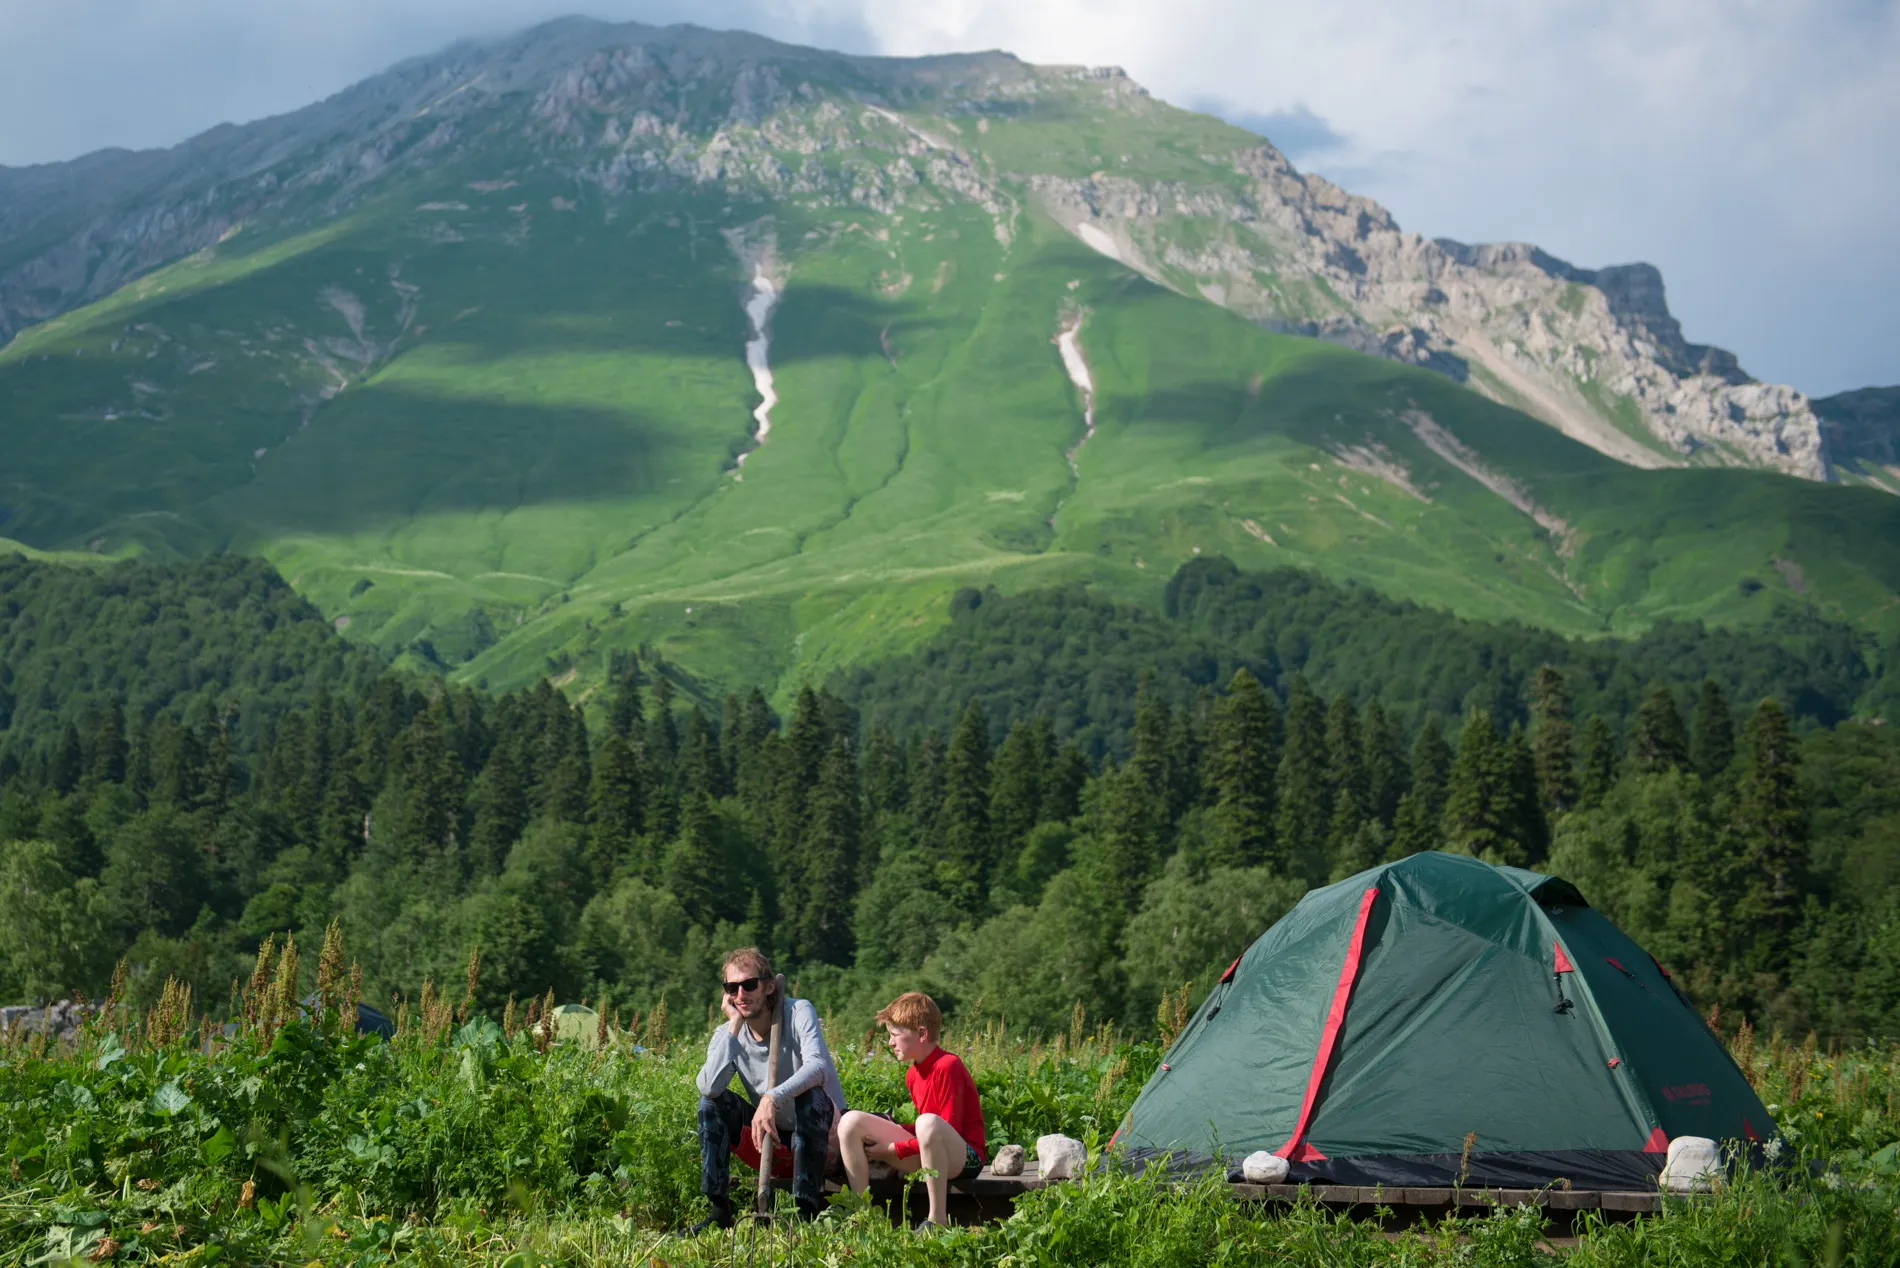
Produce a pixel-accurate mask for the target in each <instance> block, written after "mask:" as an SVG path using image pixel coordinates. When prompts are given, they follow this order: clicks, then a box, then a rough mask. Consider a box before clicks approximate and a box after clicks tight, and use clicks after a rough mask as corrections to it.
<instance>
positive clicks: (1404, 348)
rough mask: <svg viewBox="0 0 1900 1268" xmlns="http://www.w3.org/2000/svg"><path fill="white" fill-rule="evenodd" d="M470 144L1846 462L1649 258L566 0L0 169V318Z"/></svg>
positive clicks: (1793, 399) (608, 188)
mask: <svg viewBox="0 0 1900 1268" xmlns="http://www.w3.org/2000/svg"><path fill="white" fill-rule="evenodd" d="M1083 125H1086V127H1084V126H1083ZM1098 150H1106V151H1109V152H1107V153H1101V152H1096V151H1098ZM1185 155H1192V157H1185ZM484 162H485V163H487V164H488V165H489V166H491V167H493V168H494V169H495V170H496V171H497V172H505V171H508V170H518V169H519V168H520V167H521V166H522V165H524V164H534V165H539V166H540V167H542V168H551V169H553V170H556V171H558V172H561V173H563V174H565V175H566V176H568V177H571V178H572V179H573V180H574V181H575V182H576V183H577V187H579V188H587V189H591V190H595V191H598V192H599V193H600V194H602V195H603V196H606V197H608V198H623V197H631V196H638V195H641V194H655V193H660V192H663V191H666V190H677V189H698V190H700V191H702V192H703V191H707V190H709V189H710V190H718V191H723V192H724V194H725V195H726V196H727V197H728V198H731V199H735V200H744V201H748V202H756V203H761V204H769V203H771V202H774V201H784V200H793V201H798V202H800V203H802V204H804V205H807V206H814V207H824V206H835V207H840V208H861V209H864V210H868V211H871V212H874V213H879V214H884V215H899V214H902V213H903V211H904V210H905V209H906V208H911V207H917V206H926V205H929V204H930V203H932V202H933V201H935V200H944V199H956V200H963V201H967V202H973V203H977V204H980V205H981V206H983V207H984V208H985V209H986V210H987V211H988V212H989V213H990V216H991V217H992V219H993V222H994V225H995V232H996V234H997V236H998V237H999V238H1001V239H1003V240H1005V241H1007V240H1008V237H1009V235H1010V234H1011V233H1012V232H1014V226H1015V225H1016V223H1017V219H1018V217H1019V216H1020V215H1022V214H1024V213H1025V212H1026V211H1028V210H1030V209H1032V208H1033V209H1034V210H1038V211H1041V212H1043V213H1046V214H1048V215H1050V216H1052V217H1054V218H1055V219H1056V220H1058V221H1059V222H1060V223H1061V224H1063V225H1064V226H1065V227H1067V228H1068V229H1069V230H1070V231H1071V232H1072V233H1074V234H1075V235H1076V236H1077V237H1078V238H1079V239H1080V240H1081V241H1082V242H1084V243H1086V244H1087V245H1089V246H1090V247H1092V248H1093V249H1095V250H1098V251H1101V252H1104V253H1105V254H1109V255H1112V256H1114V257H1116V258H1117V259H1119V260H1121V261H1123V262H1124V263H1126V264H1127V265H1128V266H1129V267H1131V268H1134V269H1136V270H1139V271H1140V272H1142V273H1144V274H1146V275H1147V276H1149V277H1150V278H1152V279H1154V280H1155V281H1157V282H1160V283H1162V284H1164V285H1167V286H1170V287H1173V288H1175V289H1177V290H1180V291H1183V292H1186V293H1193V294H1199V295H1202V296H1204V297H1205V298H1207V299H1209V300H1211V301H1212V302H1215V303H1218V304H1222V305H1225V306H1227V307H1229V308H1231V309H1233V310H1235V311H1237V312H1239V313H1242V314H1244V315H1246V316H1247V317H1249V318H1251V319H1253V320H1255V321H1258V322H1261V323H1262V324H1264V325H1267V326H1269V327H1272V328H1274V329H1278V330H1282V331H1289V332H1293V333H1299V334H1305V335H1311V336H1315V337H1318V338H1324V339H1330V340H1334V341H1337V342H1341V343H1345V344H1348V345H1350V346H1353V347H1355V348H1359V349H1361V350H1363V351H1366V352H1370V353H1373V354H1375V355H1379V356H1384V357H1389V358H1393V359H1397V360H1402V361H1407V362H1412V363H1415V364H1419V365H1423V366H1428V367H1431V368H1433V369H1436V370H1438V371H1440V372H1442V373H1444V374H1447V375H1450V376H1451V377H1453V378H1456V379H1458V380H1460V381H1462V382H1464V383H1466V384H1467V385H1469V386H1470V387H1472V388H1473V389H1475V390H1477V391H1480V392H1483V393H1485V394H1487V395H1489V396H1492V397H1494V398H1496V399H1498V400H1501V401H1504V402H1506V403H1509V404H1512V405H1515V406H1518V407H1520V408H1522V409H1524V410H1526V411H1528V412H1529V413H1531V414H1534V415H1536V416H1538V417H1540V418H1542V419H1544V420H1545V421H1547V422H1549V423H1551V424H1552V425H1553V426H1556V427H1559V428H1561V429H1562V430H1563V431H1565V432H1566V433H1567V434H1569V435H1571V436H1573V437H1575V438H1577V439H1579V440H1583V441H1585V442H1587V443H1589V444H1591V445H1593V446H1595V447H1596V448H1598V449H1599V450H1601V451H1603V452H1605V453H1608V454H1611V455H1613V456H1615V457H1617V458H1619V459H1621V460H1623V461H1625V462H1629V463H1633V464H1637V465H1642V466H1664V465H1681V464H1688V463H1716V464H1728V465H1744V466H1760V467H1768V468H1772V469H1777V470H1782V471H1787V472H1790V473H1793V474H1796V475H1800V476H1804V477H1807V478H1809V479H1815V480H1826V479H1832V478H1837V476H1838V474H1839V473H1837V471H1836V470H1835V466H1836V458H1835V451H1836V450H1837V449H1839V448H1840V447H1841V446H1844V445H1845V446H1849V447H1854V448H1853V453H1854V455H1855V458H1856V465H1855V468H1854V469H1855V470H1859V469H1860V466H1859V457H1860V456H1861V455H1862V454H1863V450H1864V448H1865V447H1864V446H1862V445H1861V442H1860V441H1858V440H1854V439H1851V438H1850V437H1852V436H1859V435H1860V432H1858V431H1855V430H1854V425H1853V424H1851V423H1837V424H1833V425H1831V427H1824V425H1823V422H1822V419H1821V418H1820V417H1819V416H1818V415H1817V413H1816V411H1815V409H1814V407H1813V406H1812V404H1811V403H1810V402H1809V401H1808V400H1807V399H1806V398H1805V397H1804V396H1802V395H1801V393H1799V392H1797V391H1795V390H1794V389H1792V388H1787V387H1780V386H1775V385H1771V384H1762V383H1757V382H1755V381H1753V380H1752V379H1750V378H1749V377H1748V375H1747V374H1745V373H1744V372H1743V371H1742V369H1741V367H1740V366H1739V365H1738V364H1737V362H1736V359H1735V357H1734V356H1733V355H1731V354H1729V353H1727V352H1724V351H1722V350H1721V349H1716V348H1709V347H1704V346H1701V345H1697V344H1691V343H1689V342H1687V341H1686V340H1685V338H1684V337H1683V335H1682V332H1681V329H1680V327H1679V326H1678V324H1677V322H1676V321H1675V319H1674V318H1673V317H1672V316H1671V315H1670V313H1669V310H1668V306H1667V304H1666V302H1665V298H1664V292H1663V285H1662V279H1661V277H1660V275H1659V274H1658V273H1657V271H1656V270H1655V269H1654V268H1651V267H1650V266H1648V265H1643V264H1634V265H1625V266H1619V267H1614V268H1604V269H1596V270H1590V269H1581V268H1577V267H1574V266H1572V265H1569V264H1567V263H1565V262H1564V261H1561V260H1558V259H1555V258H1553V257H1551V256H1549V255H1546V254H1545V253H1543V252H1542V251H1539V250H1538V249H1536V248H1535V247H1532V246H1528V245H1524V244H1518V243H1505V244H1492V245H1480V246H1469V245H1466V244H1463V243H1458V242H1452V241H1448V240H1442V239H1441V240H1428V239H1425V238H1423V237H1421V236H1419V235H1417V234H1413V233H1407V232H1405V231H1404V230H1402V229H1401V228H1400V227H1399V225H1398V224H1397V223H1396V222H1395V221H1394V220H1393V218H1392V217H1391V215H1390V214H1389V213H1388V212H1387V211H1386V210H1385V209H1384V208H1382V207H1380V206H1379V205H1378V204H1376V203H1373V202H1371V201H1369V200H1367V199H1363V198H1359V197H1355V196H1353V195H1351V194H1348V193H1346V192H1345V191H1343V190H1341V189H1339V188H1338V187H1336V186H1334V185H1332V184H1331V183H1329V182H1327V181H1325V180H1324V179H1321V178H1319V177H1316V176H1311V175H1305V174H1302V173H1300V172H1298V171H1297V170H1295V169H1294V167H1293V166H1292V164H1290V163H1289V162H1288V161H1287V160H1286V158H1285V157H1284V156H1283V155H1281V154H1280V153H1279V152H1278V151H1277V150H1275V149H1274V148H1273V147H1272V146H1271V145H1269V144H1265V143H1262V142H1261V140H1260V139H1259V138H1257V137H1253V136H1250V135H1249V134H1247V133H1244V132H1241V131H1240V130H1238V129H1232V128H1226V127H1224V126H1221V125H1216V124H1213V123H1212V121H1210V120H1207V119H1205V118H1203V117H1201V116H1194V115H1190V114H1187V113H1186V112H1182V111H1178V110H1175V109H1173V108H1172V107H1169V106H1167V105H1165V104H1163V103H1160V102H1156V101H1154V100H1153V99H1151V98H1150V97H1148V95H1147V94H1146V93H1145V92H1143V91H1142V90H1141V89H1140V87H1139V86H1138V85H1136V84H1134V83H1132V82H1131V81H1130V80H1129V79H1128V78H1127V77H1126V76H1125V75H1122V74H1121V73H1120V72H1119V71H1116V70H1113V69H1099V68H1098V69H1092V70H1091V69H1084V68H1076V67H1035V66H1030V65H1027V64H1025V63H1022V62H1020V61H1017V60H1016V59H1014V58H1012V57H1009V56H1007V55H1003V54H976V55H969V56H958V57H939V58H923V59H880V58H853V57H844V56H841V55H836V54H830V53H824V52H820V51H817V50H811V49H800V48H793V47H790V46H786V45H781V44H776V43H773V42H772V41H768V40H764V39H761V38H758V37H755V36H749V35H743V34H722V33H714V32H708V31H702V30H698V29H696V28H690V27H672V28H665V29H655V28H650V27H643V26H638V25H626V26H609V25H606V24H602V23H597V22H591V21H585V20H578V19H574V20H566V21H562V22H558V23H553V24H550V25H548V26H544V27H540V28H536V29H535V30H533V31H529V32H526V33H523V34H522V35H519V36H516V37H513V38H511V39H507V40H502V41H496V42H488V43H480V44H473V43H471V44H464V45H458V46H456V47H454V48H451V49H449V50H447V51H445V52H444V53H442V54H439V55H437V56H435V57H431V58H424V59H418V60H416V61H412V62H407V63H404V64H402V65H400V66H398V67H396V68H394V69H392V70H391V71H389V72H387V73H385V74H383V75H380V76H377V77H375V78H374V79H371V80H367V81H365V82H364V83H362V84H359V85H357V86H356V87H354V88H352V89H350V90H348V91H346V92H344V93H341V94H338V95H337V96H336V97H333V98H331V99H329V100H327V101H325V102H322V103H320V104H318V105H315V106H312V107H310V108H308V109H306V110H303V111H298V112H296V113H294V114H291V115H286V116H282V117H280V118H276V119H270V120H264V121H262V122H259V123H255V124H251V125H247V126H245V127H241V128H238V127H226V128H220V129H215V130H213V131H212V132H209V133H206V134H205V135H203V136H201V137H198V138H195V139H194V140H192V141H190V142H187V143H186V144H185V145H183V146H180V147H177V148H176V149H174V150H170V151H165V152H162V153H157V154H149V153H148V154H138V155H133V154H124V153H112V152H107V153H102V154H99V155H93V156H89V157H87V158H85V159H81V160H78V161H76V162H74V163H68V164H55V165H48V166H44V167H38V168H28V169H14V170H8V169H0V338H8V337H11V336H12V335H13V334H14V333H16V332H18V331H19V330H20V329H22V328H24V327H25V326H27V325H30V324H33V323H36V322H39V321H43V320H45V319H47V318H49V317H51V316H54V315H56V314H57V313H59V312H61V311H64V310H66V309H69V308H72V307H74V306H76V305H79V304H82V303H85V302H88V301H90V300H92V299H96V298H98V297H100V296H102V295H105V294H108V293H110V292H111V291H113V290H115V289H116V288H118V287H119V286H121V285H123V284H124V283H125V282H127V281H129V280H131V279H133V278H135V277H137V276H138V275H139V274H141V273H143V272H145V271H147V270H149V269H150V268H152V267H155V266H157V265H159V264H161V263H164V262H166V261H168V260H171V259H176V258H178V257H180V256H183V255H186V254H189V253H191V252H193V251H197V250H200V249H202V248H205V247H208V246H211V245H213V244H215V243H217V242H218V241H220V240H221V239H223V238H224V237H226V236H227V235H229V234H231V233H233V232H235V231H237V230H238V229H239V228H240V227H249V228H252V229H255V230H265V229H276V230H282V229H284V228H285V227H287V226H299V225H309V224H314V223H321V222H322V221H323V220H324V219H325V218H327V217H333V216H336V215H338V214H341V213H343V212H344V211H346V210H347V209H349V208H350V207H352V206H354V205H356V204H357V203H358V202H360V201H361V200H363V199H365V198H370V197H374V196H376V195H377V194H378V193H379V192H381V191H384V190H387V189H389V188H392V187H393V186H394V185H395V183H397V182H399V181H401V180H402V179H403V178H404V176H405V174H409V173H415V172H417V171H421V170H427V169H431V168H437V167H440V166H442V165H444V164H449V163H457V164H465V165H474V164H480V163H484ZM495 179H497V180H500V179H506V177H505V176H497V177H495ZM1855 446H1860V447H1855ZM1887 452H1888V453H1889V457H1888V459H1886V460H1885V461H1890V460H1891V453H1890V450H1889V451H1887Z"/></svg>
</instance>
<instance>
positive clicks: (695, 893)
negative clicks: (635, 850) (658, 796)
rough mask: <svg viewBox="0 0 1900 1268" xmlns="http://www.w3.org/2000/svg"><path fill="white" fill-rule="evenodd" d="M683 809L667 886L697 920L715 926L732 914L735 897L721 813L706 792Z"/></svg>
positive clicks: (671, 852) (670, 853) (668, 858)
mask: <svg viewBox="0 0 1900 1268" xmlns="http://www.w3.org/2000/svg"><path fill="white" fill-rule="evenodd" d="M682 812H683V813H682V814H681V824H680V835H679V837H678V839H677V840H675V841H674V842H673V843H672V845H671V846H669V847H668V849H667V852H666V868H665V878H666V888H667V889H668V890H670V891H671V892H672V894H673V897H675V898H677V899H679V902H680V906H681V907H683V908H684V909H685V911H686V915H687V917H688V918H689V919H690V920H692V921H693V923H695V924H697V925H702V926H705V927H707V928H711V927H712V925H713V924H714V923H715V922H716V921H718V920H719V919H720V918H721V917H722V916H725V915H728V914H730V912H731V909H732V906H733V898H734V894H733V892H732V890H731V887H730V883H729V882H730V877H729V876H728V871H729V869H728V867H727V864H726V850H725V843H724V842H723V841H722V840H721V839H720V832H719V817H718V815H717V814H716V813H714V810H713V804H712V799H711V798H710V797H708V796H706V794H704V793H694V794H692V795H691V796H689V797H687V799H686V801H685V804H684V805H683V807H682Z"/></svg>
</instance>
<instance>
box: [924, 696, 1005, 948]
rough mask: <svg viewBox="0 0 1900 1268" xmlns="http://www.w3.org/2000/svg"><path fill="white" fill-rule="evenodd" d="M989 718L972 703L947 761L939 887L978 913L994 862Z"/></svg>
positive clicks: (960, 721) (961, 906) (952, 738)
mask: <svg viewBox="0 0 1900 1268" xmlns="http://www.w3.org/2000/svg"><path fill="white" fill-rule="evenodd" d="M989 730H990V728H989V719H987V718H986V717H984V716H983V709H982V706H980V705H978V704H977V702H976V701H974V700H972V701H970V703H969V704H967V705H965V706H964V709H963V715H962V716H961V717H960V718H958V719H957V729H956V730H955V731H954V732H953V733H952V734H951V736H950V748H949V751H948V752H946V753H945V755H944V763H943V807H942V809H941V811H940V812H939V814H940V817H941V820H942V834H941V837H940V838H939V841H940V845H939V848H938V851H937V858H938V869H937V875H938V886H939V888H940V889H941V890H942V891H943V892H944V893H945V894H946V895H949V896H951V898H952V900H953V901H954V902H955V903H956V904H957V906H958V907H959V909H960V910H963V911H966V912H969V913H971V914H975V913H976V911H977V910H978V909H979V908H980V907H981V905H982V902H983V899H984V897H985V895H987V894H988V892H989V879H990V869H991V865H992V863H993V862H994V858H993V852H992V843H991V835H990V816H989V790H990V738H989Z"/></svg>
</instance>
